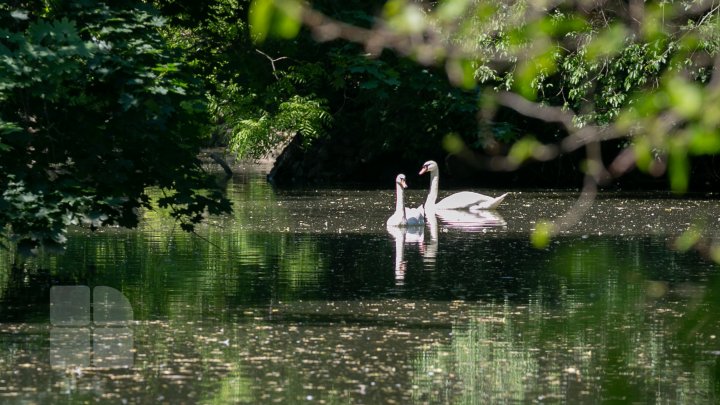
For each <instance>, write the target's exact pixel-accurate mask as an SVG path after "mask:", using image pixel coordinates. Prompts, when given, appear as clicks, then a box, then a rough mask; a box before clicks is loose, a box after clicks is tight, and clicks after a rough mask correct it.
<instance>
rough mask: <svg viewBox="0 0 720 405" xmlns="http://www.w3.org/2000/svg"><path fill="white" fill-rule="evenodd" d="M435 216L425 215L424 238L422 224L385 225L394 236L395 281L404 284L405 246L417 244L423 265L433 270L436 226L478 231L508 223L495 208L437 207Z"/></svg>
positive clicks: (445, 228)
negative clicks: (489, 209) (447, 208)
mask: <svg viewBox="0 0 720 405" xmlns="http://www.w3.org/2000/svg"><path fill="white" fill-rule="evenodd" d="M436 215H437V216H436ZM436 215H428V216H426V218H425V220H426V225H427V227H428V229H429V231H430V232H429V233H430V238H429V240H425V226H408V227H397V226H388V227H387V231H388V233H390V235H391V236H392V237H393V238H394V239H395V284H396V285H403V284H404V283H405V272H406V271H407V260H405V246H406V245H411V246H417V247H418V250H419V252H420V254H421V255H422V259H423V263H424V264H425V268H429V269H433V268H434V267H435V261H436V257H437V254H438V249H439V236H438V235H439V233H440V232H439V229H442V231H443V232H446V231H447V230H448V229H457V230H461V231H467V232H478V231H482V230H485V229H489V228H505V227H507V222H505V220H504V219H503V218H502V216H500V214H498V213H497V212H494V211H476V212H469V211H460V210H438V211H437V212H436Z"/></svg>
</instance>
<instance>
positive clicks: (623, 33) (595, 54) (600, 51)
mask: <svg viewBox="0 0 720 405" xmlns="http://www.w3.org/2000/svg"><path fill="white" fill-rule="evenodd" d="M627 35H628V31H627V28H625V27H624V26H623V25H621V24H613V25H610V26H609V27H608V28H606V29H605V30H604V31H602V32H600V34H599V35H598V36H596V37H595V38H594V39H593V40H592V41H591V42H590V44H588V46H587V52H586V54H585V56H586V58H587V59H588V60H590V61H592V60H595V59H598V58H609V57H612V56H614V55H616V54H617V53H618V52H620V50H621V49H622V46H623V44H624V43H625V40H626V38H627Z"/></svg>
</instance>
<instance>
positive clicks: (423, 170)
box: [418, 166, 428, 175]
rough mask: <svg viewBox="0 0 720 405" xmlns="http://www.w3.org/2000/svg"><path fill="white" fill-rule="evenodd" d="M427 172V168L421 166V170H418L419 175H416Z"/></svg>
mask: <svg viewBox="0 0 720 405" xmlns="http://www.w3.org/2000/svg"><path fill="white" fill-rule="evenodd" d="M427 171H428V170H427V166H423V167H422V169H420V173H418V174H419V175H420V174H425V172H427Z"/></svg>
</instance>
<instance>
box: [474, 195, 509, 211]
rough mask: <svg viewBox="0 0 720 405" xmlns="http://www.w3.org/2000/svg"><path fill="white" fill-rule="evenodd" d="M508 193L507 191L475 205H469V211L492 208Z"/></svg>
mask: <svg viewBox="0 0 720 405" xmlns="http://www.w3.org/2000/svg"><path fill="white" fill-rule="evenodd" d="M508 194H509V193H505V194H503V195H501V196H500V197H495V198H491V199H489V200H487V201H482V202H480V203H478V204H476V205H473V206H471V207H470V212H473V211H479V210H494V209H495V208H497V207H498V206H499V205H500V203H502V202H503V200H504V199H505V197H507V195H508Z"/></svg>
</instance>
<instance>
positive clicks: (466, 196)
mask: <svg viewBox="0 0 720 405" xmlns="http://www.w3.org/2000/svg"><path fill="white" fill-rule="evenodd" d="M428 172H429V173H430V191H429V192H428V195H427V198H426V199H425V206H424V208H425V213H426V214H427V213H429V212H435V211H436V210H459V209H468V210H470V211H478V210H489V209H495V208H497V206H498V205H500V203H501V202H502V201H503V200H504V199H505V197H506V196H507V195H508V193H505V194H503V195H501V196H500V197H490V196H487V195H484V194H480V193H475V192H472V191H460V192H458V193H454V194H451V195H449V196H447V197H445V198H443V199H442V200H440V201H438V202H436V200H437V197H438V189H439V187H440V168H439V167H438V164H437V163H436V162H435V161H434V160H428V161H427V162H425V163H423V166H422V168H421V169H420V173H419V174H420V175H422V174H425V173H428Z"/></svg>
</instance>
